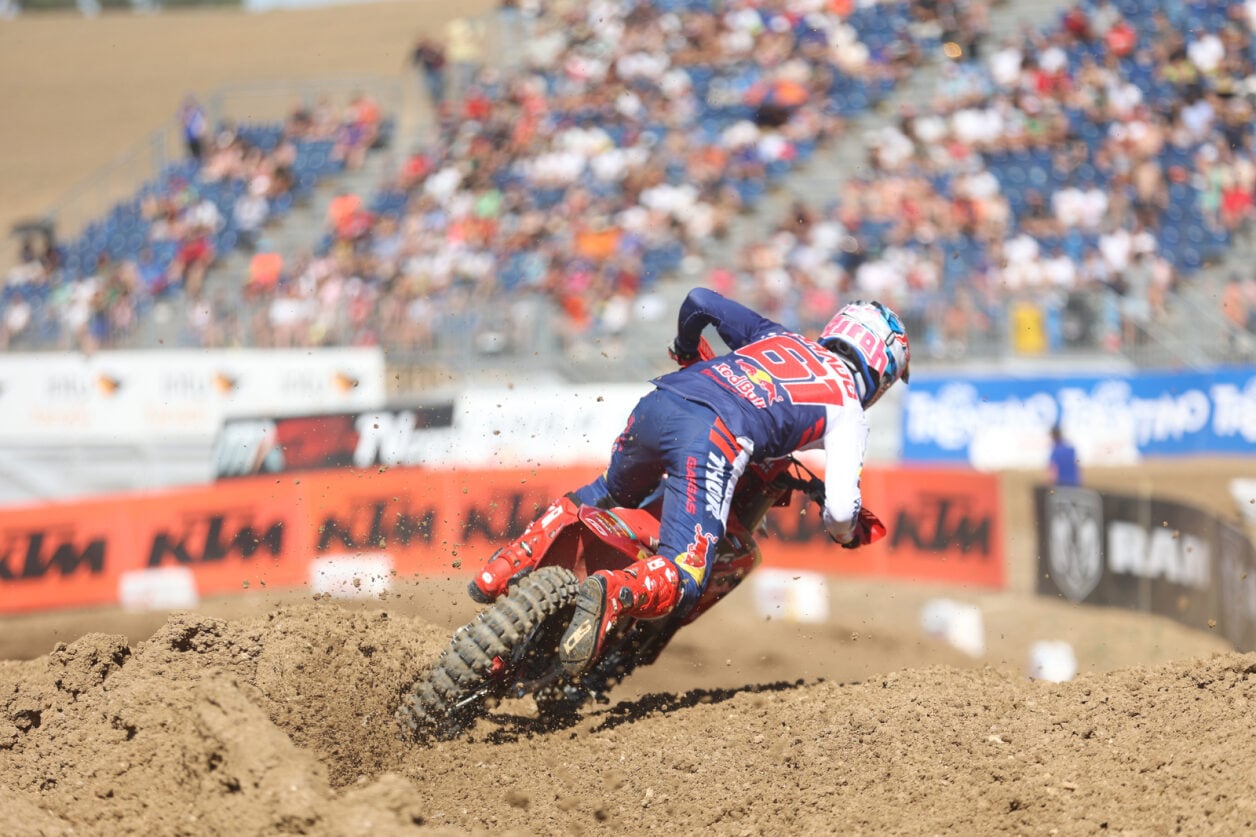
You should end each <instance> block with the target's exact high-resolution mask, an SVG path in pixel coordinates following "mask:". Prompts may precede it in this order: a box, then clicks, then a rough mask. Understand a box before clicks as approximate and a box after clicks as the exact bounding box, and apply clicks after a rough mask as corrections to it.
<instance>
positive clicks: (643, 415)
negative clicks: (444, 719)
mask: <svg viewBox="0 0 1256 837" xmlns="http://www.w3.org/2000/svg"><path fill="white" fill-rule="evenodd" d="M707 325H713V326H715V328H716V331H717V332H718V333H719V335H720V338H721V339H722V340H723V341H724V342H725V343H726V344H727V345H728V346H729V348H731V349H732V351H731V352H730V353H729V354H725V355H722V356H719V357H715V358H713V359H711V360H705V361H704V360H701V359H700V358H699V355H698V341H699V339H700V338H701V336H702V330H703V328H705V327H706V326H707ZM669 353H670V354H671V356H672V357H673V358H674V359H675V360H676V361H677V362H678V363H679V364H680V365H681V367H682V368H681V369H680V370H679V371H676V372H672V373H671V374H668V375H664V376H662V377H660V378H656V379H655V380H654V381H653V383H654V384H655V386H656V389H655V390H654V391H652V392H651V393H649V394H648V395H646V396H645V397H644V398H642V399H641V400H640V401H639V402H638V403H637V406H636V408H635V409H634V410H633V411H632V414H631V415H630V416H629V417H628V422H627V426H626V427H625V429H624V431H623V432H622V433H621V434H620V436H619V438H618V439H617V440H616V441H615V444H614V447H613V449H612V452H611V459H610V465H609V467H608V468H607V470H606V472H605V473H604V474H602V475H601V476H600V477H598V478H597V479H596V480H594V481H593V482H591V483H590V484H588V485H586V486H584V487H583V488H580V489H579V490H577V491H575V492H572V493H571V494H568V495H567V496H565V497H563V498H560V499H559V500H558V501H556V502H555V504H554V505H553V506H551V507H550V509H549V510H548V511H547V512H546V513H545V514H544V515H542V516H541V517H540V518H539V519H538V520H537V521H536V522H534V523H533V524H532V526H530V527H529V528H528V530H527V531H525V532H524V534H523V535H522V536H521V537H520V538H519V539H518V540H516V541H515V542H514V543H512V544H511V545H510V546H508V547H505V548H503V549H502V550H499V551H498V552H497V553H496V554H495V555H494V556H493V557H492V558H491V559H490V560H489V561H488V563H487V564H486V565H485V567H484V569H483V571H482V572H481V573H480V574H479V575H478V576H477V577H476V579H475V580H474V581H472V583H471V586H470V588H469V590H470V593H471V595H472V597H474V598H475V599H477V600H478V601H481V602H488V601H492V600H493V599H495V598H496V597H497V596H499V595H501V594H502V593H504V592H505V591H506V588H507V585H508V583H509V581H510V580H511V578H512V577H518V576H519V575H521V574H522V573H524V572H527V571H529V570H530V569H531V566H532V565H531V564H530V563H529V561H530V559H531V558H532V553H533V551H534V550H533V549H532V548H531V544H534V543H536V542H537V539H538V538H539V537H543V536H544V532H545V530H547V529H553V528H556V526H555V524H558V523H561V522H565V521H566V520H570V519H571V518H573V517H574V516H575V514H576V511H577V509H578V507H579V506H581V505H587V506H600V507H603V508H610V507H615V506H620V507H635V506H637V505H639V504H640V503H641V502H642V501H643V500H644V499H645V498H646V497H647V496H648V495H649V494H651V493H652V492H653V491H654V490H655V489H656V488H657V487H658V486H659V485H660V481H661V480H662V477H663V476H664V474H666V476H667V479H666V480H665V481H662V485H663V504H662V513H661V517H660V522H659V545H658V552H657V557H656V558H654V559H652V560H650V561H647V562H642V563H638V564H636V565H635V566H633V567H632V568H629V569H626V570H615V571H606V570H604V571H600V572H597V573H595V574H593V575H591V576H589V577H588V578H587V579H585V581H584V582H583V584H582V585H581V587H580V591H579V595H578V597H577V599H576V610H575V616H574V618H573V619H572V621H571V624H570V626H569V627H568V629H567V632H566V634H565V635H564V636H563V640H562V643H561V645H560V656H561V659H562V663H563V667H564V668H565V669H566V670H567V672H568V673H570V674H578V673H580V672H581V671H583V670H584V669H585V668H586V667H587V666H588V665H589V664H590V663H591V662H592V661H593V660H594V659H596V658H597V655H598V652H599V651H600V648H601V644H602V641H603V639H604V638H605V637H606V635H607V633H608V632H610V631H611V629H612V628H613V627H614V625H615V623H616V621H617V620H619V619H620V618H622V617H625V616H632V617H636V618H638V619H652V618H659V617H663V616H667V615H669V614H671V613H673V612H677V613H682V614H683V613H685V612H686V611H687V610H688V609H689V608H691V607H692V606H693V605H694V604H695V603H696V602H697V601H698V599H699V598H700V597H701V595H702V591H703V589H704V588H705V586H706V582H707V578H708V576H709V573H708V569H709V562H710V561H711V560H713V559H714V557H715V550H714V547H715V545H716V544H717V543H718V542H719V540H720V538H722V537H723V535H724V526H725V523H726V521H727V519H728V513H729V503H730V501H731V499H732V496H733V489H734V488H735V487H736V485H737V481H738V479H739V478H740V477H741V474H742V472H743V471H744V469H745V467H746V465H747V463H748V462H750V461H763V460H767V459H773V458H777V457H781V456H786V455H788V454H791V453H793V452H794V451H798V450H807V449H810V448H819V447H823V449H824V451H825V480H824V482H825V495H826V496H825V504H824V512H823V520H824V526H825V529H826V530H827V532H828V534H829V536H830V537H832V538H833V540H834V541H836V542H837V543H839V544H841V545H842V546H843V547H847V548H852V549H853V548H855V547H858V546H862V545H864V544H866V543H869V542H871V540H872V539H873V538H874V537H876V536H878V535H879V534H884V527H882V526H881V524H880V522H879V521H878V520H877V519H876V517H875V516H874V515H872V514H871V513H869V512H868V511H867V510H865V509H862V507H861V500H860V490H859V475H860V471H861V470H862V468H863V459H864V451H865V447H866V444H867V438H868V422H867V418H866V417H865V415H864V411H865V410H866V409H867V408H868V407H871V406H872V405H873V404H875V403H876V402H877V400H878V399H880V398H881V396H882V395H884V394H885V393H886V391H887V390H888V389H889V388H890V387H891V386H893V385H894V383H895V382H896V381H897V380H899V379H900V378H902V379H903V380H904V381H906V380H907V379H908V375H909V369H908V366H909V363H910V359H911V349H910V346H909V345H908V340H907V333H906V331H905V329H904V328H903V324H902V322H901V321H900V320H899V318H898V316H897V315H896V314H895V313H894V312H893V311H891V310H890V309H889V308H887V307H886V306H884V305H882V304H881V303H879V302H852V303H850V304H849V305H846V306H844V307H843V308H842V309H841V310H839V311H838V312H837V314H836V315H834V317H833V319H831V320H830V321H829V323H828V325H826V326H825V328H824V330H823V331H822V332H821V334H820V339H819V341H818V342H813V341H811V340H808V339H806V338H805V337H803V336H802V335H799V334H795V333H793V332H791V331H789V330H788V329H786V328H785V327H784V326H782V325H780V324H779V323H775V322H772V321H771V320H768V319H766V318H764V317H761V316H760V315H758V314H757V313H755V312H754V311H752V310H750V309H749V308H746V307H745V306H743V305H740V304H738V303H736V302H733V301H732V300H729V299H726V298H725V297H723V296H721V295H719V294H718V293H715V292H714V291H709V290H705V289H701V288H699V289H695V290H693V291H691V292H690V293H689V295H688V296H687V297H686V298H685V301H684V303H683V304H682V305H681V308H680V316H679V320H678V323H677V334H676V339H675V342H674V343H673V345H672V347H671V349H670V350H669ZM878 528H879V529H880V531H879V532H875V533H874V530H876V529H878ZM542 552H543V550H536V554H537V557H538V558H539V556H540V554H541V553H542Z"/></svg>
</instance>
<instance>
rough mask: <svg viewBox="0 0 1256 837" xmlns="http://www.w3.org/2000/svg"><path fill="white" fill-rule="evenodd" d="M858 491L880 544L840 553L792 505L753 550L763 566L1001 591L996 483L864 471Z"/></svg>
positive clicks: (815, 519) (809, 512)
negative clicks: (874, 519)
mask: <svg viewBox="0 0 1256 837" xmlns="http://www.w3.org/2000/svg"><path fill="white" fill-rule="evenodd" d="M862 490H863V504H864V506H865V507H867V508H868V509H870V510H871V511H873V512H874V513H875V514H876V515H877V516H878V517H879V518H880V519H881V521H882V522H883V523H884V524H885V525H886V528H887V530H888V532H887V534H886V537H885V538H884V540H882V541H880V542H879V543H876V544H873V545H872V546H867V547H863V548H861V549H854V550H848V549H842V548H841V547H839V546H837V544H835V543H833V542H831V541H830V540H829V537H828V535H827V534H826V533H825V532H824V528H823V525H822V524H821V522H820V509H819V508H818V507H817V506H815V504H813V503H810V501H805V503H804V501H802V500H800V499H799V498H795V501H794V504H793V505H792V506H791V507H790V508H788V509H780V510H778V511H776V512H775V513H774V515H773V517H772V519H771V521H770V522H769V526H768V528H769V532H770V533H771V534H770V536H769V537H768V538H765V539H763V540H761V541H760V543H759V546H760V548H761V549H762V550H763V560H764V564H765V565H766V566H772V567H781V568H787V569H798V570H811V571H814V572H821V573H833V574H837V575H852V576H880V577H887V578H898V579H903V580H908V581H929V582H943V583H948V584H963V585H972V586H977V587H989V588H995V589H1000V588H1002V587H1003V586H1004V584H1005V583H1006V577H1005V569H1004V564H1005V561H1004V543H1003V515H1002V507H1001V505H1000V501H999V482H998V478H997V477H996V476H994V475H992V474H982V473H978V472H975V471H967V470H960V469H945V468H894V469H875V470H874V469H865V470H864V472H863V478H862ZM804 505H805V506H806V507H805V509H804Z"/></svg>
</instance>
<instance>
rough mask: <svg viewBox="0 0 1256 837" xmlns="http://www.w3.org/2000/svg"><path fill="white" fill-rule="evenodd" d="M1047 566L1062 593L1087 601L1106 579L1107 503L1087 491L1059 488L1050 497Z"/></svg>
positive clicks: (1047, 509) (1045, 518)
mask: <svg viewBox="0 0 1256 837" xmlns="http://www.w3.org/2000/svg"><path fill="white" fill-rule="evenodd" d="M1043 525H1044V526H1045V527H1046V529H1047V538H1048V539H1047V564H1048V566H1049V567H1050V569H1051V578H1052V579H1053V580H1054V581H1055V584H1056V586H1057V587H1059V588H1060V592H1061V593H1063V594H1064V595H1065V596H1066V597H1067V598H1068V599H1070V600H1071V601H1074V602H1080V601H1085V599H1086V597H1087V596H1089V595H1090V593H1091V591H1093V590H1094V589H1095V585H1097V584H1098V583H1099V579H1100V578H1102V577H1103V500H1102V499H1100V497H1099V494H1098V493H1097V492H1094V491H1090V490H1087V489H1084V488H1057V489H1055V490H1054V491H1053V492H1052V493H1050V494H1048V495H1047V497H1046V512H1045V515H1044V517H1043Z"/></svg>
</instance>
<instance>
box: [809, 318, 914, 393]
mask: <svg viewBox="0 0 1256 837" xmlns="http://www.w3.org/2000/svg"><path fill="white" fill-rule="evenodd" d="M820 345H821V346H823V347H824V348H826V349H828V350H829V351H831V352H834V353H835V354H837V355H840V356H841V357H842V358H844V359H845V360H846V362H847V363H848V364H849V365H850V367H851V369H852V370H853V371H854V372H855V374H856V375H857V376H858V377H859V379H860V381H861V383H862V387H863V393H864V395H863V406H864V407H865V408H868V407H871V406H872V405H873V404H875V403H877V400H878V399H879V398H880V397H881V396H882V395H884V394H885V393H886V391H887V390H889V388H890V387H892V386H894V382H895V381H897V380H898V379H899V378H902V379H903V380H904V381H906V380H908V377H909V376H910V374H911V370H910V369H909V366H910V364H911V345H910V344H909V343H908V342H907V329H905V328H903V321H902V320H900V319H899V318H898V315H897V314H895V313H894V312H893V311H891V310H890V309H889V308H888V307H887V306H885V305H882V304H881V303H879V302H864V301H862V300H860V301H856V302H852V303H850V304H849V305H846V306H845V307H843V308H842V310H840V311H838V312H837V313H836V314H834V315H833V319H831V320H829V323H828V325H826V326H825V327H824V331H822V332H820Z"/></svg>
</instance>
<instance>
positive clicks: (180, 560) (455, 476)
mask: <svg viewBox="0 0 1256 837" xmlns="http://www.w3.org/2000/svg"><path fill="white" fill-rule="evenodd" d="M595 475H596V470H595V469H592V468H578V467H573V468H553V469H535V470H495V471H478V470H476V471H431V470H426V469H417V468H412V469H407V468H395V469H391V470H384V469H381V470H378V471H377V470H368V471H353V470H348V469H343V470H329V471H311V472H304V473H300V474H296V475H287V476H285V477H283V478H281V479H276V478H274V477H271V476H266V477H249V478H244V479H238V480H232V481H229V482H220V483H216V484H214V485H209V486H202V487H196V488H187V489H180V490H176V491H167V492H160V493H143V494H133V495H120V496H115V497H109V498H102V499H93V500H88V501H82V502H76V503H64V504H51V505H43V506H35V507H28V508H12V509H4V510H0V614H3V613H17V612H23V611H34V610H47V609H54V608H66V607H88V606H94V605H109V604H115V603H119V602H122V603H124V604H133V603H134V602H135V601H136V600H137V595H136V594H135V592H134V591H136V590H139V591H140V594H139V597H138V598H139V601H140V602H141V603H142V602H143V600H144V599H143V595H144V594H145V592H146V591H147V592H148V593H152V591H154V590H156V591H157V592H158V593H161V594H163V595H166V596H169V595H170V592H171V588H172V587H173V589H174V592H176V593H179V594H181V595H184V596H185V598H186V599H188V600H190V601H195V599H196V598H199V597H201V596H207V595H217V594H222V593H230V592H235V591H239V590H241V589H242V588H244V587H246V586H249V585H251V584H253V583H258V584H265V585H266V586H268V587H294V586H301V585H305V584H309V585H311V586H312V587H314V588H315V589H316V590H317V589H320V587H319V585H320V584H322V585H324V586H323V588H322V589H327V586H326V585H329V584H331V585H333V586H334V583H337V582H351V583H352V584H353V585H354V586H355V587H356V586H357V585H358V584H359V583H361V582H362V580H363V578H362V577H363V576H366V575H372V574H373V575H375V576H390V575H392V574H396V575H399V576H408V575H435V574H440V575H446V574H450V573H459V572H461V573H471V572H473V571H474V570H475V569H476V568H478V567H479V565H480V564H481V563H482V562H483V561H484V560H485V559H486V558H487V557H488V556H489V555H491V554H492V553H493V551H494V550H496V549H497V548H498V547H499V546H501V545H502V544H503V543H505V542H506V541H507V540H508V539H509V538H511V537H513V536H514V535H515V534H517V533H519V532H520V531H522V530H523V528H524V526H526V525H527V523H529V522H530V521H532V520H533V519H534V518H535V517H536V515H537V514H538V513H539V512H540V511H541V510H542V509H543V508H544V507H545V506H546V505H547V504H548V503H549V502H550V501H552V500H553V499H554V498H555V497H557V496H559V495H560V494H562V493H563V492H565V491H569V490H571V489H572V488H574V487H576V486H579V485H583V484H584V483H586V482H588V481H589V480H590V479H592V478H593V477H594V476H595ZM863 489H864V499H865V505H867V506H868V508H870V509H872V510H873V511H874V512H876V513H877V514H878V515H879V516H880V517H881V519H882V520H883V521H884V522H885V524H886V525H887V527H888V529H889V534H888V536H887V537H886V538H885V540H884V541H882V542H881V543H879V544H876V545H874V546H871V547H867V548H864V549H860V550H855V551H848V550H843V549H841V548H839V547H838V546H836V545H835V544H833V543H831V542H830V541H829V540H828V537H827V536H826V535H825V534H824V532H823V530H822V528H821V526H820V516H819V509H817V508H816V507H814V505H812V506H810V507H809V508H808V509H807V510H806V513H805V514H804V513H802V506H801V503H800V502H796V503H795V506H794V507H792V508H789V509H780V510H777V511H775V512H773V517H772V518H771V520H770V522H769V529H770V535H769V536H768V537H766V538H763V539H762V540H761V542H760V545H761V547H762V550H763V554H764V560H765V562H766V563H767V565H769V566H775V567H783V568H789V569H806V570H814V571H817V572H825V573H839V574H850V575H872V576H886V577H893V578H902V579H914V580H920V581H942V582H950V583H957V584H972V585H979V586H984V587H1001V586H1002V585H1003V583H1004V568H1003V531H1002V516H1001V512H1000V508H999V500H998V483H997V480H996V478H994V477H992V476H989V475H985V474H978V473H973V472H965V471H951V470H938V469H920V470H917V469H898V470H890V471H879V470H869V471H865V472H864V475H863ZM377 580H378V581H379V582H380V583H381V584H383V585H385V586H386V585H387V584H388V579H387V578H386V577H385V578H382V579H377ZM128 591H130V592H128ZM176 600H177V598H176ZM163 601H169V599H168V598H167V599H163ZM141 606H142V604H141Z"/></svg>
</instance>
